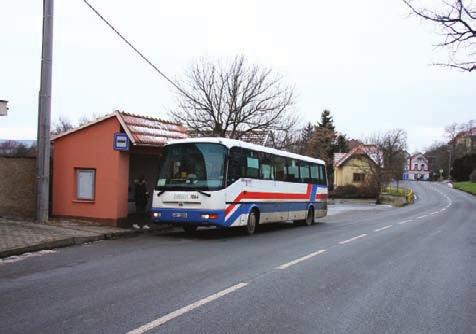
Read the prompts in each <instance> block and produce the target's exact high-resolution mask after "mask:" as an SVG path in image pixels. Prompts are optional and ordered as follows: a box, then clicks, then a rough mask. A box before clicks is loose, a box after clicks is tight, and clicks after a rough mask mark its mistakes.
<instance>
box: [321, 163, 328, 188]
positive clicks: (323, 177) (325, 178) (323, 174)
mask: <svg viewBox="0 0 476 334" xmlns="http://www.w3.org/2000/svg"><path fill="white" fill-rule="evenodd" d="M321 168H322V184H325V185H327V173H326V166H324V165H321Z"/></svg>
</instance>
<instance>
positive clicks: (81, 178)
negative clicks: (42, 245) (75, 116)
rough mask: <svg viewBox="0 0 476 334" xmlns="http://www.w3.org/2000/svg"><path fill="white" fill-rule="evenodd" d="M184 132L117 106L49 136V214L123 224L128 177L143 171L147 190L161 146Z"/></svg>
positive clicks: (130, 185) (130, 207)
mask: <svg viewBox="0 0 476 334" xmlns="http://www.w3.org/2000/svg"><path fill="white" fill-rule="evenodd" d="M187 137H188V135H187V132H186V129H185V128H184V127H183V126H181V125H180V124H177V123H172V122H168V121H164V120H161V119H158V118H153V117H145V116H138V115H133V114H128V113H125V112H119V111H116V112H114V113H112V114H109V115H107V116H105V117H102V118H99V119H97V120H95V121H93V122H91V123H88V124H85V125H83V126H81V127H79V128H75V129H72V130H70V131H67V132H64V133H62V134H60V135H57V136H55V137H53V138H52V145H53V154H52V157H53V164H52V192H51V193H52V207H51V211H52V215H53V216H56V217H77V218H88V219H93V220H96V221H100V222H103V223H105V224H108V225H127V224H128V222H127V218H128V216H129V215H130V214H131V213H134V210H135V206H134V203H133V198H134V194H133V191H134V180H135V179H138V178H139V177H140V176H145V179H146V182H147V185H148V191H149V192H150V193H152V191H153V188H154V186H155V182H156V181H157V177H158V169H159V163H160V161H159V159H160V158H159V155H160V152H161V150H162V148H163V146H164V145H165V144H166V143H167V141H169V140H171V139H180V138H187ZM150 202H151V198H149V207H150Z"/></svg>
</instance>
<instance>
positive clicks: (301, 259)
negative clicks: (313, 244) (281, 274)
mask: <svg viewBox="0 0 476 334" xmlns="http://www.w3.org/2000/svg"><path fill="white" fill-rule="evenodd" d="M324 252H326V250H325V249H321V250H318V251H317V252H314V253H311V254H309V255H306V256H303V257H300V258H299V259H296V260H293V261H290V262H288V263H285V264H282V265H280V266H279V267H276V269H286V268H289V267H291V266H293V265H295V264H297V263H299V262H302V261H306V260H308V259H310V258H312V257H314V256H316V255H319V254H322V253H324Z"/></svg>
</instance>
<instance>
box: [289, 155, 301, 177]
mask: <svg viewBox="0 0 476 334" xmlns="http://www.w3.org/2000/svg"><path fill="white" fill-rule="evenodd" d="M286 162H287V164H286V167H287V168H288V176H287V179H286V180H287V181H288V182H300V181H301V180H300V179H299V167H298V165H297V163H296V160H294V159H286Z"/></svg>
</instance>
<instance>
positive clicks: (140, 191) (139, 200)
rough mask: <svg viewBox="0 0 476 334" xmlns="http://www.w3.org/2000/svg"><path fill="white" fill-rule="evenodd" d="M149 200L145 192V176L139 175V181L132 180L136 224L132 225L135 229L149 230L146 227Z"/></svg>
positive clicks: (148, 227)
mask: <svg viewBox="0 0 476 334" xmlns="http://www.w3.org/2000/svg"><path fill="white" fill-rule="evenodd" d="M148 199H149V192H148V191H147V182H146V181H145V176H144V175H141V176H140V178H139V180H134V203H135V206H136V223H135V224H133V225H132V227H133V228H135V229H140V228H142V229H144V230H150V226H149V225H147V214H146V208H147V201H148Z"/></svg>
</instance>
